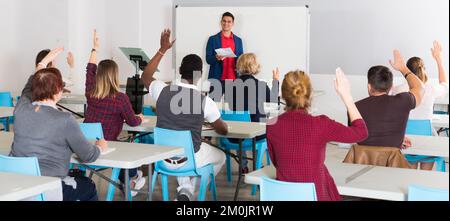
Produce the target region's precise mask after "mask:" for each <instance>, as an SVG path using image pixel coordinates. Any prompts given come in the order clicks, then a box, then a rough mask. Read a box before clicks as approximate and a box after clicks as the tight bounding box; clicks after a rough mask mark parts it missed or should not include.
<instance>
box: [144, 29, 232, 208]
mask: <svg viewBox="0 0 450 221" xmlns="http://www.w3.org/2000/svg"><path fill="white" fill-rule="evenodd" d="M170 34H171V32H170V30H165V31H164V32H163V33H162V35H161V36H162V38H161V48H160V49H159V51H158V52H157V54H156V55H155V56H154V57H153V58H152V59H151V61H150V63H149V64H148V65H147V67H146V68H145V71H144V74H143V76H142V80H143V82H144V85H145V86H146V87H147V88H148V89H149V91H150V96H151V97H152V98H153V99H154V100H155V101H156V109H157V110H158V111H157V117H158V121H157V125H156V126H157V127H159V128H165V129H170V130H178V131H180V130H181V131H184V130H189V131H191V133H192V141H193V144H194V152H195V163H196V165H197V167H199V168H200V167H203V166H205V165H207V164H212V165H213V167H214V174H215V175H217V174H218V173H219V171H220V170H221V168H222V166H223V165H224V164H225V154H224V153H223V152H222V151H220V150H219V149H217V148H214V147H212V146H211V145H209V144H207V143H202V138H201V133H202V126H203V123H204V122H205V121H206V122H208V123H211V124H212V127H213V128H214V130H215V131H216V132H217V133H218V134H222V135H226V134H227V133H228V127H227V125H226V124H225V122H223V121H222V120H221V119H220V112H219V109H218V107H217V105H216V104H215V103H214V101H213V100H212V99H211V98H209V97H207V96H204V95H202V94H201V92H200V91H199V90H198V89H197V87H196V86H195V83H197V82H198V81H199V80H201V71H202V70H203V69H202V68H203V62H202V59H201V58H200V57H199V56H197V55H187V56H186V57H185V58H184V59H183V61H182V63H181V67H180V72H179V73H180V75H181V79H182V80H181V83H179V84H173V85H167V84H165V83H164V82H162V81H159V80H156V79H154V78H153V74H154V73H155V72H156V70H157V67H158V65H159V63H160V61H161V59H162V57H163V56H164V54H165V53H166V52H167V51H168V50H169V49H170V48H171V47H172V45H173V43H174V41H170ZM196 98H198V99H196ZM182 107H188V108H182ZM176 161H177V162H171V163H168V162H166V164H167V165H168V166H169V167H171V168H174V169H176V168H179V167H182V166H184V164H185V161H186V158H183V159H177V160H176ZM198 179H199V178H198V177H195V178H191V177H177V180H178V184H179V187H178V194H177V200H178V201H190V200H192V199H193V197H194V193H195V189H196V185H197V184H198Z"/></svg>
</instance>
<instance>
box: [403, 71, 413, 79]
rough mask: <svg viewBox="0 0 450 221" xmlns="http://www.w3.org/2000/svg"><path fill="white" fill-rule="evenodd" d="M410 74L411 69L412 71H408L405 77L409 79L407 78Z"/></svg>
mask: <svg viewBox="0 0 450 221" xmlns="http://www.w3.org/2000/svg"><path fill="white" fill-rule="evenodd" d="M410 74H412V72H411V71H410V72H408V73H406V74H405V79H407V78H408V76H409V75H410Z"/></svg>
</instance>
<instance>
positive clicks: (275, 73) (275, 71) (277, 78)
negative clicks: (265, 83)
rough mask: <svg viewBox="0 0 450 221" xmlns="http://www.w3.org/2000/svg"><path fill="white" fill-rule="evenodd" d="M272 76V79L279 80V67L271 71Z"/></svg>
mask: <svg viewBox="0 0 450 221" xmlns="http://www.w3.org/2000/svg"><path fill="white" fill-rule="evenodd" d="M272 78H273V80H277V81H279V80H280V69H279V68H277V69H275V70H273V71H272Z"/></svg>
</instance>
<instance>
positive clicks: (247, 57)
mask: <svg viewBox="0 0 450 221" xmlns="http://www.w3.org/2000/svg"><path fill="white" fill-rule="evenodd" d="M236 69H237V71H238V72H239V73H240V74H251V75H255V74H258V73H259V72H260V71H261V65H260V64H259V63H258V61H257V59H256V55H255V54H253V53H248V54H243V55H241V56H240V57H239V59H238V61H237V64H236Z"/></svg>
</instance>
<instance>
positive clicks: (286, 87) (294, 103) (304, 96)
mask: <svg viewBox="0 0 450 221" xmlns="http://www.w3.org/2000/svg"><path fill="white" fill-rule="evenodd" d="M281 91H282V96H283V99H284V100H285V101H286V110H288V111H289V110H298V109H304V110H309V108H310V107H311V98H312V86H311V80H310V78H309V76H308V75H307V74H306V73H305V72H303V71H300V70H297V71H291V72H289V73H288V74H286V76H285V77H284V81H283V85H282V87H281Z"/></svg>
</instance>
